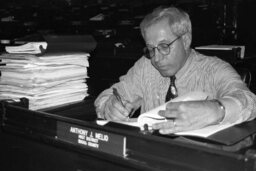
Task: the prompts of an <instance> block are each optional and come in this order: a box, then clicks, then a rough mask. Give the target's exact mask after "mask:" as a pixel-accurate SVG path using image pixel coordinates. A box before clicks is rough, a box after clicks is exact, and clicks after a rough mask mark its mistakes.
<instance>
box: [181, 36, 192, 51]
mask: <svg viewBox="0 0 256 171" xmlns="http://www.w3.org/2000/svg"><path fill="white" fill-rule="evenodd" d="M182 40H183V45H184V48H185V49H189V48H190V45H191V36H189V34H185V35H183V36H182Z"/></svg>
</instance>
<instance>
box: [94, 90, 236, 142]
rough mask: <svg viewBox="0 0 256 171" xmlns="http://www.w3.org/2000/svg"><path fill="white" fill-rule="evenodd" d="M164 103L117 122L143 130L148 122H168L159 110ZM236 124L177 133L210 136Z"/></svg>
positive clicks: (192, 96)
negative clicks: (128, 119) (127, 119)
mask: <svg viewBox="0 0 256 171" xmlns="http://www.w3.org/2000/svg"><path fill="white" fill-rule="evenodd" d="M207 97H208V95H207V94H206V93H204V92H200V91H196V92H191V93H188V94H186V95H184V96H179V97H177V98H175V99H173V100H171V101H169V102H178V101H193V100H206V99H207ZM169 102H166V103H164V104H163V105H161V106H159V107H156V108H154V109H152V110H150V111H148V112H145V113H143V114H141V115H140V116H139V117H138V118H136V119H134V118H132V119H130V121H127V122H124V121H115V122H117V123H121V124H125V125H130V126H135V127H139V128H140V129H141V130H143V129H144V124H148V127H149V128H150V127H152V125H153V124H155V123H159V122H166V121H167V120H166V118H164V117H162V116H160V115H159V114H158V112H159V111H160V110H165V108H166V105H167V103H169ZM108 122H109V121H102V120H98V121H97V124H99V125H105V124H107V123H108ZM233 125H235V124H218V125H211V126H208V127H205V128H202V129H197V130H192V131H183V132H178V133H175V134H176V135H186V136H198V137H204V138H206V137H208V136H210V135H212V134H214V133H216V132H219V131H221V130H223V129H226V128H228V127H231V126H233Z"/></svg>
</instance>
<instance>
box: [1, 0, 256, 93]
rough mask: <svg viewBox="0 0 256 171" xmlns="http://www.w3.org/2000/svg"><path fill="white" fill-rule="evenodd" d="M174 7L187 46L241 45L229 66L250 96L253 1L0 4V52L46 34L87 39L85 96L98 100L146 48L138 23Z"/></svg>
mask: <svg viewBox="0 0 256 171" xmlns="http://www.w3.org/2000/svg"><path fill="white" fill-rule="evenodd" d="M160 5H162V6H170V5H174V6H177V7H180V8H182V9H184V10H185V11H187V12H188V13H189V14H190V17H191V20H192V30H193V31H192V32H193V35H192V36H193V38H192V39H193V41H192V47H197V46H202V45H210V44H219V45H244V46H245V57H244V59H242V60H239V62H237V61H236V62H235V63H232V61H231V63H232V65H234V66H239V67H244V68H247V69H249V71H250V72H251V73H252V83H251V84H250V88H251V90H253V91H255V87H256V86H255V85H256V84H255V82H256V81H255V80H256V79H255V74H254V73H255V72H256V71H255V70H256V69H255V68H256V66H255V65H256V58H255V57H256V48H255V47H256V23H255V19H254V17H255V16H256V14H255V13H256V10H255V9H256V1H254V0H232V1H230V0H157V1H155V0H26V1H24V0H8V1H7V0H5V1H4V0H1V1H0V17H1V22H0V40H1V43H0V50H1V51H2V52H4V47H5V46H7V45H15V43H17V42H19V41H21V42H24V41H40V40H42V39H43V37H44V36H45V35H91V36H93V38H94V39H95V41H96V42H97V46H96V48H95V49H94V50H93V51H91V52H90V54H91V57H90V67H89V74H88V75H89V76H90V79H89V84H90V85H91V86H90V88H89V91H90V92H91V94H93V95H95V96H96V95H97V94H98V93H99V92H101V91H102V90H103V89H105V88H107V87H109V86H110V85H112V84H113V83H114V82H116V81H117V80H118V77H119V76H121V75H123V74H125V73H126V72H127V70H128V68H130V67H131V66H132V65H133V63H134V62H135V61H136V60H137V59H138V58H139V57H140V56H141V55H142V49H143V47H144V46H145V45H144V42H143V40H142V38H141V35H140V30H139V23H140V21H141V20H142V18H143V17H144V16H145V14H147V13H148V12H150V11H151V10H152V9H154V8H156V7H157V6H160Z"/></svg>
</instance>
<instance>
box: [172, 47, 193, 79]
mask: <svg viewBox="0 0 256 171" xmlns="http://www.w3.org/2000/svg"><path fill="white" fill-rule="evenodd" d="M194 56H195V51H194V50H193V49H191V51H190V54H189V57H188V59H187V60H186V62H185V64H184V65H183V67H182V68H181V69H180V70H179V71H178V72H177V73H176V75H175V76H176V79H180V77H182V76H183V75H184V74H185V73H186V72H188V70H189V67H190V64H191V63H192V61H193V58H194Z"/></svg>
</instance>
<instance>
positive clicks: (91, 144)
mask: <svg viewBox="0 0 256 171" xmlns="http://www.w3.org/2000/svg"><path fill="white" fill-rule="evenodd" d="M56 138H57V139H58V140H61V141H64V142H68V143H71V144H73V145H77V146H79V147H82V148H87V149H88V148H89V149H94V150H97V151H101V152H105V153H109V154H113V155H117V156H121V157H125V156H126V137H125V136H122V135H118V134H113V133H109V132H106V131H101V130H97V129H92V128H87V127H83V126H79V125H75V124H70V123H65V122H61V121H58V122H57V137H56Z"/></svg>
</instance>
